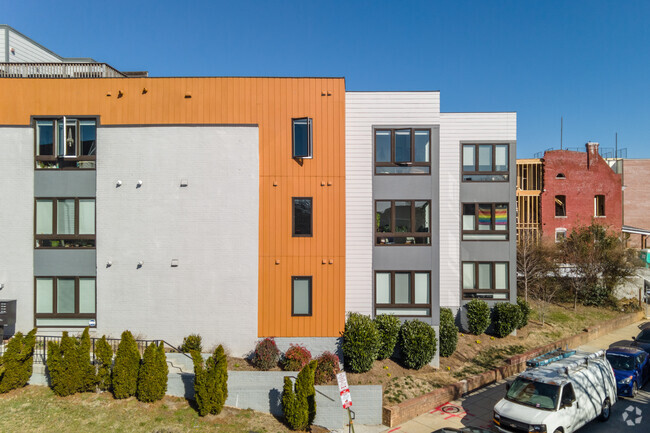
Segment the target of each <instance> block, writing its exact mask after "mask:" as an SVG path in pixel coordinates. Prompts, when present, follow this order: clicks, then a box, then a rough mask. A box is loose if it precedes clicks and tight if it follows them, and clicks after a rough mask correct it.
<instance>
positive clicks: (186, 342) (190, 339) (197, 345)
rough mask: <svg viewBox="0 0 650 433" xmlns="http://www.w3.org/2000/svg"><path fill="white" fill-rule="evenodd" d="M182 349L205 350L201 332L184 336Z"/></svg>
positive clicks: (188, 351)
mask: <svg viewBox="0 0 650 433" xmlns="http://www.w3.org/2000/svg"><path fill="white" fill-rule="evenodd" d="M180 349H181V351H182V352H183V353H190V352H192V351H193V350H196V351H197V352H203V339H202V338H201V336H200V335H199V334H190V335H188V336H187V337H185V338H183V344H182V345H181V347H180Z"/></svg>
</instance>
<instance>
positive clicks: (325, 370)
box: [314, 352, 341, 385]
mask: <svg viewBox="0 0 650 433" xmlns="http://www.w3.org/2000/svg"><path fill="white" fill-rule="evenodd" d="M316 362H317V365H316V374H315V375H314V382H315V383H316V385H323V384H325V383H327V382H329V381H331V380H334V379H336V375H337V374H338V373H339V372H340V371H341V368H340V367H339V357H338V356H336V355H335V354H333V353H332V352H323V353H322V354H321V355H320V356H319V357H318V358H316Z"/></svg>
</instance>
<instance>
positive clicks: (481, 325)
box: [465, 299, 490, 335]
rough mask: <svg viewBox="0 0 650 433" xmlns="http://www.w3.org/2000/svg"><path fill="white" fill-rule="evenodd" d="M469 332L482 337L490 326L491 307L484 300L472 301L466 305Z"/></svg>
mask: <svg viewBox="0 0 650 433" xmlns="http://www.w3.org/2000/svg"><path fill="white" fill-rule="evenodd" d="M465 308H466V309H467V326H468V328H469V332H470V333H472V334H474V335H481V334H482V333H484V332H485V330H486V329H488V326H490V307H489V306H488V304H487V302H485V301H484V300H482V299H472V300H471V301H469V302H468V303H467V304H465Z"/></svg>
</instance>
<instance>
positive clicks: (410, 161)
mask: <svg viewBox="0 0 650 433" xmlns="http://www.w3.org/2000/svg"><path fill="white" fill-rule="evenodd" d="M430 172H431V130H430V129H417V128H402V129H376V130H375V173H376V174H429V173H430Z"/></svg>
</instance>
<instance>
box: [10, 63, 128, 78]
mask: <svg viewBox="0 0 650 433" xmlns="http://www.w3.org/2000/svg"><path fill="white" fill-rule="evenodd" d="M123 77H126V75H125V74H123V73H121V72H120V71H118V70H117V69H115V68H113V67H112V66H110V65H108V64H106V63H0V78H123Z"/></svg>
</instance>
